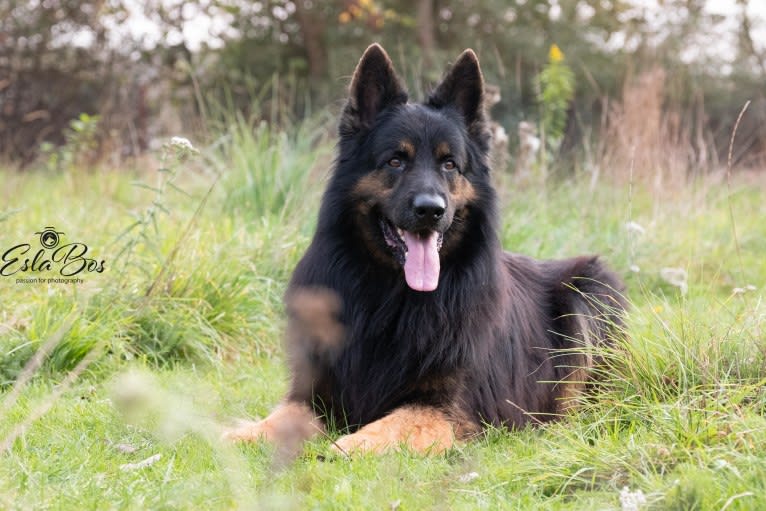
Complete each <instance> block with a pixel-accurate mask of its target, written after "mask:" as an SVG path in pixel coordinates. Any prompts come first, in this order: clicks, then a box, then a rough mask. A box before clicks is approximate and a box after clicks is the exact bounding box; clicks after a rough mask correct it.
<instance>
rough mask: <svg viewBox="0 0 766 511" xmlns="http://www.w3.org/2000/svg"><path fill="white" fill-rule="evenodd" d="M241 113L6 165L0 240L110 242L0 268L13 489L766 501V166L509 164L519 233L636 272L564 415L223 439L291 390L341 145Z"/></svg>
mask: <svg viewBox="0 0 766 511" xmlns="http://www.w3.org/2000/svg"><path fill="white" fill-rule="evenodd" d="M246 126H247V124H246V123H242V124H239V125H237V126H236V128H233V129H232V130H233V131H231V132H230V133H228V134H227V135H226V136H225V137H224V138H223V139H222V140H221V141H219V143H218V144H217V145H215V146H214V147H213V148H212V149H211V150H209V151H207V152H206V153H205V154H203V155H202V156H200V157H198V158H196V159H192V160H190V161H188V162H184V163H181V162H177V161H175V160H173V159H172V157H171V160H170V161H168V160H167V159H166V160H165V161H164V163H162V162H160V161H158V162H157V163H156V164H147V165H146V168H145V169H144V170H142V171H136V172H128V171H120V172H110V171H96V170H93V171H82V170H81V171H68V172H60V173H50V172H26V173H23V174H19V173H13V172H10V171H3V172H1V173H0V179H2V182H3V183H4V188H3V190H2V191H0V199H1V200H0V204H2V208H1V209H0V249H2V250H5V249H6V248H8V247H9V246H12V245H14V244H16V243H21V242H24V241H26V240H31V239H32V236H33V233H34V232H36V231H38V230H40V229H41V228H43V227H45V226H48V225H54V226H56V227H57V228H58V229H59V230H61V231H64V232H65V233H66V236H67V239H69V240H70V241H83V242H85V243H87V244H88V246H89V247H90V250H91V251H92V253H93V254H95V255H99V256H100V257H101V258H103V259H105V260H106V261H107V271H105V272H104V273H102V274H93V275H87V276H85V277H83V280H84V281H85V282H84V283H83V284H81V285H78V286H73V285H47V284H43V285H28V284H16V283H15V279H14V278H6V277H3V278H0V442H1V443H2V444H8V445H9V449H7V450H6V451H4V452H2V453H0V508H2V509H49V508H50V509H70V508H78V509H112V508H119V509H233V508H245V509H250V508H258V509H308V508H317V509H530V510H535V509H584V510H590V509H620V497H619V495H620V491H621V490H622V489H623V488H624V487H628V488H629V489H630V490H631V491H636V490H641V491H642V492H643V494H644V496H645V498H646V502H647V504H646V507H647V508H650V509H678V510H687V509H724V508H725V509H728V510H736V509H764V508H766V454H764V453H765V452H766V418H764V410H765V409H766V391H765V390H764V388H766V387H764V383H766V370H765V369H764V367H765V364H766V338H764V333H763V332H764V328H765V327H766V306H764V305H763V296H764V295H763V287H764V282H765V281H766V257H764V255H766V228H764V226H763V220H762V219H763V218H766V193H765V191H766V179H764V178H762V177H759V178H757V179H756V178H752V177H750V178H748V179H738V180H735V181H734V183H733V184H732V187H731V191H730V190H729V188H728V187H727V186H726V185H725V184H716V183H715V182H714V181H713V180H707V181H704V182H698V183H693V184H690V185H689V187H688V188H687V189H684V190H677V191H668V192H667V193H666V194H665V195H663V196H662V197H658V196H652V195H651V194H649V193H648V192H647V191H645V190H642V189H641V188H640V187H635V189H633V190H631V189H629V188H628V187H615V186H610V185H607V184H600V185H598V186H596V188H595V189H593V190H591V189H590V187H589V184H588V183H587V180H586V179H583V180H580V179H572V180H569V181H566V182H561V183H550V184H548V185H547V189H546V190H541V189H536V188H527V189H523V190H520V189H516V188H514V185H513V183H512V180H511V179H509V178H508V177H505V176H498V179H497V184H498V188H499V189H500V194H501V197H502V202H503V209H502V210H503V223H502V237H503V242H504V245H505V246H506V248H508V249H510V250H513V251H517V252H522V253H526V254H529V255H533V256H536V257H558V256H565V255H573V254H577V253H601V254H603V255H604V257H605V258H606V259H607V260H608V261H609V262H610V263H611V264H612V265H613V266H614V267H615V269H616V270H617V271H618V272H619V273H620V274H621V275H623V276H625V279H626V281H627V283H628V286H629V292H628V296H629V298H630V300H631V302H632V311H631V314H630V318H629V325H628V328H627V331H628V334H629V340H628V341H627V342H626V343H625V344H624V345H620V346H618V347H616V348H615V349H613V350H611V351H609V352H605V353H604V356H605V359H606V362H607V363H606V367H605V368H604V379H603V383H602V384H601V385H600V386H599V387H598V388H597V389H596V390H597V391H596V393H595V394H594V395H593V396H590V397H588V398H587V399H586V400H585V402H584V403H583V405H582V406H581V407H580V408H579V409H578V410H577V411H576V412H574V413H573V414H572V415H571V416H570V417H567V418H565V419H564V420H562V421H560V422H558V423H555V424H552V425H548V426H545V427H540V428H529V429H526V430H523V431H516V432H507V431H496V430H492V431H489V432H488V433H487V435H486V436H485V437H483V438H481V439H479V440H477V441H475V442H473V443H470V444H468V445H464V446H460V447H458V448H455V449H453V450H452V451H450V452H449V453H447V454H446V455H445V456H441V457H435V458H421V457H419V456H416V455H413V454H409V453H401V454H389V455H385V456H381V457H374V456H371V457H364V456H362V457H357V458H355V459H352V460H345V459H334V458H331V457H330V456H329V441H328V440H324V439H322V440H317V441H315V442H313V443H311V444H309V445H308V446H307V447H306V449H305V451H304V455H303V456H302V457H301V458H299V459H298V460H297V461H295V462H294V463H292V464H290V465H288V466H283V465H282V464H280V463H279V460H278V459H275V457H274V455H273V454H274V453H273V452H272V450H271V449H270V448H269V447H268V446H264V445H253V446H237V447H232V446H227V445H222V444H220V443H219V442H218V440H217V438H218V429H217V428H218V427H219V426H220V425H221V424H224V423H226V421H227V420H229V419H230V418H233V417H255V416H263V415H265V414H266V413H268V411H269V410H270V409H271V408H272V407H273V406H274V405H275V404H276V403H277V402H278V401H279V399H280V398H281V395H282V393H283V392H284V390H285V386H286V380H287V374H286V370H285V367H284V358H283V353H282V350H281V330H282V327H283V313H282V306H281V295H282V292H283V290H284V286H285V284H286V281H287V279H288V278H289V275H290V271H291V269H292V267H293V266H294V265H295V263H296V262H297V260H298V258H299V257H300V254H301V253H302V251H303V249H304V248H305V247H306V245H307V243H308V241H309V238H310V235H311V232H312V229H313V226H314V225H315V221H316V218H315V211H316V206H317V203H318V199H319V193H320V191H321V188H322V187H323V184H324V181H325V177H326V172H325V171H326V169H327V168H329V165H330V163H329V162H330V158H331V154H332V149H331V147H332V145H331V144H332V142H331V141H328V140H325V139H324V138H323V137H322V136H313V135H311V134H312V133H314V132H315V131H316V127H315V126H314V127H312V128H300V129H304V130H306V131H304V132H299V131H296V132H295V133H292V134H279V133H273V132H271V131H269V130H267V129H266V128H264V127H260V128H256V129H254V130H252V129H247V127H246ZM296 129H298V128H296ZM312 130H314V131H312ZM310 135H311V136H310ZM226 137H229V138H226ZM160 167H162V168H167V169H168V171H167V172H157V170H156V169H157V168H160ZM301 170H303V172H301ZM136 182H138V183H141V184H142V185H141V186H137V185H136V184H135V183H136ZM168 182H170V183H171V184H168ZM163 183H164V184H163ZM211 186H212V191H210V190H211ZM732 218H733V219H734V225H735V226H736V241H735V237H734V232H735V230H734V227H733V225H732ZM630 221H632V222H636V223H638V224H640V225H641V226H642V227H643V228H644V233H643V234H637V233H635V232H632V231H630V230H629V229H627V228H626V227H625V226H626V223H627V222H630ZM131 226H132V228H130V227H131ZM129 228H130V229H129ZM120 233H125V234H124V235H123V236H122V237H120V238H119V239H118V235H119V234H120ZM126 244H128V245H129V246H130V248H129V250H127V251H125V250H123V249H124V248H125V246H126ZM119 254H121V255H120V257H118V255H119ZM631 266H633V267H634V268H633V270H631ZM636 267H637V269H639V270H640V271H637V272H636V271H634V270H635V269H636ZM666 267H673V268H682V269H684V270H685V271H686V273H687V275H688V278H687V286H688V290H687V291H686V292H685V293H682V292H681V291H680V289H679V288H678V287H676V286H674V285H671V284H669V283H667V282H666V281H665V280H663V279H662V278H661V276H660V272H661V270H662V269H663V268H666ZM748 285H752V286H755V287H756V289H755V290H748V291H746V292H744V293H736V292H734V289H735V288H743V289H745V288H746V286H748ZM41 349H47V352H45V354H46V356H45V357H44V359H43V360H42V362H41V364H40V367H39V368H36V369H35V370H34V371H33V372H32V373H29V374H30V375H31V380H30V381H29V383H28V384H27V385H25V386H23V388H22V387H20V386H18V385H16V386H14V382H15V381H16V380H17V379H18V378H19V377H20V376H22V377H25V376H24V375H25V374H27V373H24V372H23V368H24V366H25V365H26V364H28V363H29V361H30V359H31V358H32V357H33V355H34V354H35V353H36V352H39V351H40V350H41ZM73 370H74V371H76V375H77V376H78V377H77V378H70V379H69V380H67V378H68V375H72V373H71V371H73ZM157 454H159V455H160V457H159V459H158V460H157V461H156V462H154V463H153V464H150V465H148V466H146V467H143V468H134V469H122V468H121V467H122V466H124V465H126V464H130V463H137V462H140V461H142V460H146V459H147V458H150V457H151V456H154V455H157ZM474 473H475V474H474Z"/></svg>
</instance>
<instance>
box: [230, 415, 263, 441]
mask: <svg viewBox="0 0 766 511" xmlns="http://www.w3.org/2000/svg"><path fill="white" fill-rule="evenodd" d="M221 439H222V440H227V441H230V442H257V441H259V440H266V441H269V442H273V441H274V440H275V439H276V432H275V430H274V425H273V424H270V421H269V420H260V421H248V420H239V421H237V423H236V424H235V425H233V426H230V427H227V428H224V430H223V433H222V434H221Z"/></svg>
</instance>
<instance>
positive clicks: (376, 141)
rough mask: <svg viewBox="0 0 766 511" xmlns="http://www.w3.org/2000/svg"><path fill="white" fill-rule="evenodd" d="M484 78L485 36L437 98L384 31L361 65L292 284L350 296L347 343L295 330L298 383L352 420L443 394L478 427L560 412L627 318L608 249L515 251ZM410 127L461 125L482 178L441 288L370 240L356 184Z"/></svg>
mask: <svg viewBox="0 0 766 511" xmlns="http://www.w3.org/2000/svg"><path fill="white" fill-rule="evenodd" d="M482 90H483V82H482V78H481V73H480V71H479V68H478V62H477V61H476V58H475V56H474V55H473V53H472V52H471V53H470V54H469V53H468V52H467V53H466V54H464V55H463V56H461V58H460V59H459V60H458V63H457V64H455V66H453V68H452V69H451V71H450V72H449V73H448V75H447V77H446V78H445V80H444V81H443V82H442V84H441V85H440V86H439V87H437V88H436V89H435V91H434V93H433V94H432V95H431V97H430V98H429V99H428V100H427V101H426V102H425V103H423V104H413V103H408V102H407V94H406V92H405V91H404V88H403V87H402V86H401V83H400V81H399V80H398V78H397V77H396V75H395V74H394V72H393V69H392V67H391V64H390V60H389V59H388V56H387V55H386V54H385V52H384V51H383V50H382V48H380V47H379V46H376V45H374V46H372V47H370V49H368V51H367V52H366V53H365V56H364V57H363V58H362V60H361V61H360V64H359V67H358V68H357V71H356V73H355V75H354V78H353V81H352V85H351V93H350V97H349V100H348V103H347V105H346V108H345V110H344V113H343V116H342V118H341V124H340V129H339V134H340V141H339V146H338V158H337V162H336V166H335V169H334V172H333V175H332V177H331V179H330V182H329V184H328V186H327V189H326V191H325V194H324V197H323V199H322V205H321V209H320V212H319V221H318V226H317V230H316V233H315V235H314V237H313V240H312V242H311V245H310V246H309V248H308V250H307V252H306V254H305V255H304V257H303V258H302V260H301V261H300V263H299V264H298V266H297V268H296V269H295V272H294V274H293V276H292V279H291V282H290V285H289V288H288V292H287V296H288V297H289V296H290V295H291V293H296V292H298V291H300V290H301V289H311V288H322V289H326V290H331V291H333V292H334V293H335V294H337V296H338V297H339V298H340V302H339V303H340V310H339V312H338V318H337V319H338V321H339V322H340V323H341V325H342V327H343V332H344V334H343V339H342V342H341V343H340V344H339V345H338V347H334V348H332V349H330V348H327V349H325V348H323V347H321V346H319V345H318V343H314V342H312V339H311V338H310V337H311V334H310V333H306V332H303V333H299V334H298V335H293V336H288V343H289V353H290V360H291V364H292V370H293V384H292V389H291V391H290V393H289V395H288V399H289V400H293V401H299V402H305V403H308V404H310V405H311V406H313V407H314V409H315V410H316V411H317V413H320V414H324V415H325V416H326V418H327V419H328V421H334V422H335V424H337V425H338V426H339V427H341V428H346V429H347V430H350V431H353V430H355V429H357V428H359V427H361V426H363V425H365V424H368V423H370V422H372V421H374V420H376V419H379V418H381V417H383V416H384V415H386V414H387V413H389V412H391V411H392V410H393V409H395V408H396V407H399V406H402V405H406V404H425V405H433V406H435V407H438V408H440V409H442V410H444V411H445V412H447V413H448V414H449V415H450V416H451V417H453V418H454V419H455V421H456V422H457V426H458V432H462V433H464V434H470V433H471V432H475V431H478V430H479V429H480V428H481V425H482V424H483V423H490V424H494V425H505V426H509V427H517V426H522V425H524V424H525V423H527V422H529V421H530V420H534V421H545V420H548V419H550V418H553V417H555V416H556V414H557V413H558V412H559V410H560V404H561V403H560V399H561V398H562V397H563V396H566V395H567V394H566V390H565V388H566V386H567V385H572V384H575V383H567V379H568V378H569V377H570V374H571V373H572V372H573V371H574V369H576V368H577V367H580V366H584V365H587V364H586V356H585V355H584V354H581V353H578V350H579V349H582V348H583V347H586V348H587V346H585V345H594V344H599V343H605V342H609V339H610V335H611V333H612V332H613V330H614V327H615V326H616V325H619V324H620V322H621V312H622V310H623V307H624V302H623V298H622V296H621V293H620V291H621V289H622V284H621V283H620V280H619V279H618V278H617V277H616V276H615V275H614V274H613V273H612V272H610V271H609V270H608V269H606V268H605V267H604V265H603V264H602V263H601V262H600V261H599V260H598V259H597V258H596V257H579V258H574V259H566V260H558V261H542V262H540V261H535V260H533V259H531V258H528V257H524V256H520V255H514V254H511V253H508V252H504V251H503V249H502V247H501V245H500V242H499V238H498V215H497V199H496V194H495V191H494V190H493V188H492V185H491V183H490V175H489V168H488V148H489V135H488V134H487V129H486V125H485V119H484V114H483V110H482V106H481V105H482V97H481V95H482ZM403 133H404V134H407V135H408V136H410V135H411V134H415V135H412V136H410V138H415V145H416V146H420V145H427V143H428V141H429V140H435V139H436V138H439V137H441V138H446V139H448V140H452V139H454V138H455V137H459V138H460V140H452V141H453V142H454V143H455V145H460V146H462V147H463V148H464V154H463V155H462V157H461V158H462V160H461V161H462V165H461V173H462V176H463V177H464V178H465V179H466V180H467V181H468V182H469V183H470V186H471V188H472V190H473V192H474V193H472V194H471V196H470V200H469V201H468V203H467V204H466V205H465V207H464V208H462V209H461V210H460V211H458V212H456V213H455V218H454V220H453V225H452V226H451V227H450V229H448V230H447V232H446V233H445V235H444V236H445V238H444V248H443V249H442V253H441V254H440V255H441V274H440V277H439V284H438V288H437V289H436V290H435V291H433V292H417V291H413V290H412V289H410V288H409V287H408V285H407V284H406V282H405V279H404V277H403V274H402V269H401V267H400V265H397V264H396V261H395V260H394V259H393V258H388V259H387V258H386V254H385V253H384V252H385V251H384V250H383V249H381V250H377V249H375V248H374V247H373V248H371V246H370V236H371V235H370V234H369V232H372V231H374V229H375V227H376V224H375V223H374V222H372V221H370V222H367V221H366V219H364V218H360V215H363V213H361V212H360V208H359V203H358V201H357V200H356V199H355V198H354V197H355V196H354V193H355V192H354V190H355V187H356V186H357V185H358V183H359V182H360V180H361V179H362V178H364V177H365V176H367V175H369V174H370V173H371V172H372V171H373V170H375V169H379V168H380V162H379V161H377V159H376V158H378V155H379V153H380V152H381V151H382V150H383V149H385V147H386V146H387V145H388V146H391V145H394V146H395V145H396V143H397V142H398V140H399V139H400V138H401V136H402V134H403ZM417 134H422V135H417ZM416 135H417V136H416ZM418 137H420V138H418ZM429 137H430V138H429ZM450 137H452V138H450ZM381 148H383V149H381ZM394 179H399V178H395V177H392V178H391V180H394ZM384 184H385V183H384ZM389 184H391V183H389ZM373 214H374V212H371V213H370V215H373ZM381 254H382V255H381ZM291 321H294V318H293V319H291Z"/></svg>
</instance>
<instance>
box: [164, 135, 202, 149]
mask: <svg viewBox="0 0 766 511" xmlns="http://www.w3.org/2000/svg"><path fill="white" fill-rule="evenodd" d="M170 147H174V148H176V149H184V150H189V151H196V149H195V148H194V145H193V144H192V143H191V141H190V140H189V139H188V138H185V137H173V138H171V139H170Z"/></svg>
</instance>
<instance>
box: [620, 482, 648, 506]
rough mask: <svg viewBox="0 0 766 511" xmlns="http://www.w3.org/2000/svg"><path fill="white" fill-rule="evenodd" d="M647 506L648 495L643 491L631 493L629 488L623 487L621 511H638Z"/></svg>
mask: <svg viewBox="0 0 766 511" xmlns="http://www.w3.org/2000/svg"><path fill="white" fill-rule="evenodd" d="M645 504H646V495H644V492H642V491H641V490H636V491H630V489H629V488H628V487H627V486H623V488H622V490H621V491H620V509H621V510H622V511H638V510H639V509H640V508H641V506H643V505H645Z"/></svg>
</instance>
